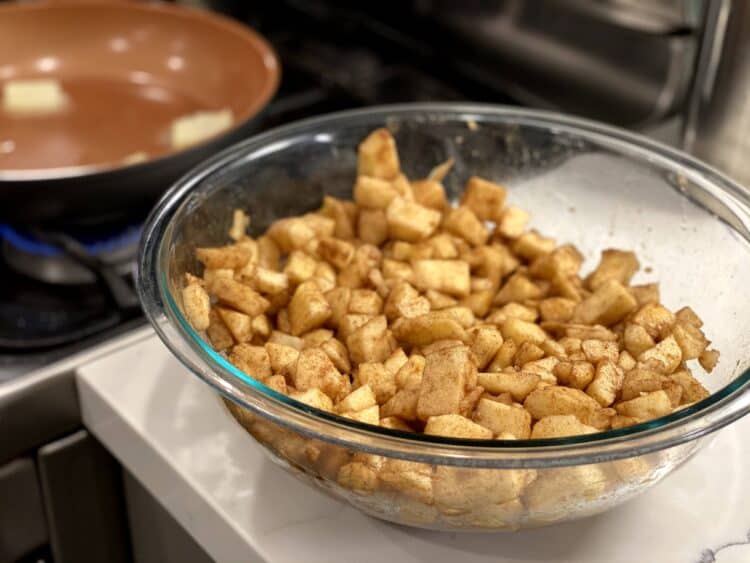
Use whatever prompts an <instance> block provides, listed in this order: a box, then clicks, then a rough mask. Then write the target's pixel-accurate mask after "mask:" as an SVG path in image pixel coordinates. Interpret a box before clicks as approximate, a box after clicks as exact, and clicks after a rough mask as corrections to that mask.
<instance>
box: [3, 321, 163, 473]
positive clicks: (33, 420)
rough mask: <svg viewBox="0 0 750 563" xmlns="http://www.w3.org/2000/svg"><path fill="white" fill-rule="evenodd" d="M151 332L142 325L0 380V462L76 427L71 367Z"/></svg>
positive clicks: (74, 395)
mask: <svg viewBox="0 0 750 563" xmlns="http://www.w3.org/2000/svg"><path fill="white" fill-rule="evenodd" d="M151 333H152V329H151V328H150V327H147V326H143V327H140V328H138V329H135V330H133V331H131V332H128V333H126V334H123V335H121V336H118V337H116V338H113V339H111V340H108V341H106V342H104V343H102V344H100V345H98V346H96V347H94V348H90V349H88V350H85V351H83V352H81V353H79V354H75V355H73V356H70V357H68V358H65V359H64V360H61V361H59V362H56V363H54V364H51V365H49V366H47V367H44V368H42V369H40V370H38V371H35V372H33V373H29V374H26V375H24V376H23V377H18V378H15V379H12V380H10V381H7V382H4V383H0V432H2V434H1V435H2V440H0V463H2V462H3V461H7V460H9V459H13V458H14V457H16V456H18V455H20V454H21V453H22V452H26V451H29V450H31V449H33V448H36V447H39V446H40V445H42V444H45V443H47V442H49V441H50V440H53V439H55V438H58V437H60V436H63V435H64V434H66V433H69V432H71V431H74V430H76V429H77V428H79V427H80V426H81V419H80V412H79V407H78V395H77V391H76V388H75V381H74V377H73V373H74V370H75V368H76V367H78V366H80V365H82V364H84V363H86V362H87V361H91V360H93V359H94V358H97V357H99V356H101V355H104V354H107V353H108V352H110V351H112V350H117V349H119V347H121V346H124V345H126V344H127V343H128V342H134V341H136V340H139V339H141V338H145V337H147V336H148V335H150V334H151Z"/></svg>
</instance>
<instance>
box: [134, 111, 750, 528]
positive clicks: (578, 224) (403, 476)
mask: <svg viewBox="0 0 750 563" xmlns="http://www.w3.org/2000/svg"><path fill="white" fill-rule="evenodd" d="M381 126H386V127H388V128H389V129H390V130H391V131H392V132H393V134H394V135H395V137H396V140H397V142H398V148H399V153H400V155H401V161H402V166H403V168H404V171H405V172H406V173H407V174H408V176H409V177H410V178H419V177H423V176H424V175H426V173H427V172H428V171H429V170H430V169H431V168H432V167H433V166H435V165H436V164H438V163H440V162H442V161H444V160H445V159H446V158H448V157H451V158H453V159H455V169H454V171H453V172H452V173H451V174H450V175H449V176H448V179H447V182H446V188H447V189H448V191H449V193H450V195H451V196H452V197H453V198H455V197H457V196H458V195H459V193H460V190H461V186H462V182H463V180H465V179H466V177H467V176H468V175H469V174H477V175H480V176H483V177H486V178H489V179H492V180H496V181H499V182H501V183H502V184H504V185H505V186H507V187H508V188H509V196H508V199H509V201H510V202H512V203H514V204H516V205H519V206H521V207H523V208H525V209H527V210H529V211H530V212H531V214H532V222H531V226H532V227H534V228H537V229H539V230H540V231H541V232H543V233H544V234H547V235H549V236H553V237H555V238H556V240H557V241H558V242H560V241H567V242H572V243H574V244H575V245H577V246H578V248H579V249H581V251H582V252H584V254H585V256H586V260H587V262H586V264H584V270H585V269H586V268H588V269H591V268H592V267H593V266H594V265H595V261H596V259H597V258H598V256H599V253H600V251H601V250H602V249H604V248H608V247H616V248H624V249H632V250H634V251H636V253H637V254H638V256H639V259H640V260H641V263H642V264H643V265H644V266H646V268H644V270H642V272H641V273H640V274H639V277H637V278H636V279H635V282H636V283H643V282H648V281H655V280H659V281H660V282H661V292H662V296H663V297H662V299H663V302H664V303H665V304H666V305H667V306H668V307H670V308H675V309H676V308H679V307H681V306H683V305H686V304H689V305H690V306H691V307H693V308H694V309H695V310H696V311H697V312H698V314H699V315H700V316H701V317H702V318H703V320H704V322H705V327H704V328H705V330H706V333H707V335H708V337H709V338H711V339H713V346H714V347H716V348H718V349H719V350H720V351H721V360H720V362H719V365H718V367H717V369H716V370H715V371H714V372H713V374H711V375H708V374H705V373H702V372H701V371H700V368H696V369H695V373H696V374H697V375H698V377H699V378H700V379H701V381H702V382H703V383H704V385H705V386H706V387H707V388H708V389H709V390H710V391H711V392H712V395H711V396H710V397H708V398H707V399H705V400H703V401H701V402H699V403H696V404H693V405H691V406H689V407H687V408H684V409H682V410H680V411H677V412H675V413H673V414H671V415H669V416H666V417H663V418H660V419H657V420H652V421H649V422H646V423H643V424H639V425H636V426H631V427H627V428H623V429H619V430H611V431H607V432H602V433H598V434H593V435H585V436H576V437H570V438H560V439H548V440H519V441H483V440H482V441H479V440H461V439H450V438H441V437H435V436H426V435H418V434H407V433H402V432H399V431H394V430H389V429H384V428H379V427H373V426H367V425H363V424H361V423H358V422H354V421H351V420H348V419H343V418H340V417H338V416H336V415H333V414H330V413H326V412H322V411H318V410H316V409H313V408H311V407H308V406H305V405H303V404H301V403H298V402H296V401H294V400H293V399H291V398H289V397H287V396H284V395H280V394H278V393H276V392H274V391H273V390H271V389H269V388H267V387H265V386H264V385H263V384H262V383H260V382H258V381H256V380H254V379H253V378H251V377H248V376H247V375H245V374H243V373H242V372H240V371H239V370H238V369H237V368H235V367H234V366H232V365H231V364H229V363H228V362H227V360H226V358H225V357H224V356H223V355H222V354H220V353H217V352H215V351H213V350H212V349H211V346H210V345H209V344H208V343H207V341H206V340H205V339H204V338H203V337H202V336H201V335H199V334H197V333H196V332H195V331H193V330H192V329H191V327H190V326H189V324H188V323H187V322H186V320H185V316H184V314H183V312H182V309H181V303H180V291H179V289H180V287H181V284H182V279H183V273H184V272H193V273H199V272H200V266H199V264H198V263H197V262H196V260H195V258H194V256H193V249H194V248H195V247H196V246H210V245H221V244H224V243H225V242H226V241H227V239H226V233H227V230H228V228H229V224H230V221H231V210H233V209H235V208H238V207H240V208H243V209H246V210H248V212H249V213H250V215H251V216H252V226H251V228H252V230H254V231H255V232H256V233H259V232H261V231H262V230H263V229H265V228H266V227H267V226H268V225H269V224H270V223H271V222H272V221H274V220H276V219H279V218H281V217H285V216H290V215H297V214H301V213H304V212H307V211H310V210H312V209H314V208H316V207H318V206H319V205H320V203H321V200H322V196H323V194H332V195H335V196H338V197H349V196H350V194H351V188H352V185H353V181H354V177H355V170H356V154H357V145H358V143H359V142H360V141H361V140H362V139H363V138H364V137H365V136H366V135H367V134H368V133H369V132H370V131H372V130H373V129H375V128H377V127H381ZM749 226H750V198H749V197H748V193H747V192H745V191H744V190H743V189H742V188H741V187H739V186H738V185H736V184H735V183H733V182H732V181H730V180H728V179H727V178H725V177H723V176H722V175H721V174H719V173H717V172H716V171H714V170H712V169H711V168H709V167H707V166H706V165H704V164H702V163H700V162H698V161H697V160H695V159H693V158H691V157H690V156H688V155H685V154H683V153H681V152H679V151H676V150H673V149H671V148H668V147H666V146H664V145H661V144H659V143H656V142H653V141H651V140H648V139H646V138H643V137H640V136H637V135H634V134H631V133H628V132H625V131H622V130H619V129H614V128H611V127H607V126H604V125H600V124H597V123H592V122H590V121H584V120H580V119H576V118H571V117H565V116H560V115H555V114H551V113H544V112H539V111H530V110H523V109H510V108H503V107H493V106H485V105H458V104H420V105H399V106H386V107H379V108H372V109H365V110H357V111H349V112H344V113H338V114H333V115H328V116H323V117H319V118H315V119H309V120H306V121H302V122H299V123H296V124H293V125H289V126H286V127H282V128H279V129H275V130H272V131H269V132H267V133H264V134H262V135H259V136H257V137H254V138H252V139H249V140H247V141H245V142H243V143H241V144H239V145H236V146H234V147H232V148H230V149H228V150H226V151H224V152H223V153H221V154H220V155H218V156H216V157H215V158H213V159H211V160H209V161H207V162H205V163H204V164H203V165H201V166H200V167H198V168H196V169H194V170H193V171H192V172H191V173H189V174H188V175H187V176H185V177H184V178H182V179H181V180H180V181H179V182H178V183H177V184H176V185H175V186H174V187H173V188H172V189H171V190H170V191H169V192H168V193H167V194H166V195H165V196H164V197H163V198H162V200H161V201H160V202H159V204H158V205H157V206H156V208H155V210H154V211H153V212H152V214H151V216H150V218H149V219H148V222H147V225H146V227H145V231H144V233H145V234H144V238H143V241H142V246H141V250H140V258H139V260H140V263H139V267H140V271H139V278H138V292H139V295H140V298H141V300H142V303H143V307H144V309H145V311H146V314H147V316H148V318H149V320H150V321H151V323H152V324H153V326H154V328H155V329H156V331H157V333H158V334H159V336H160V337H161V338H162V340H163V341H164V343H165V344H166V345H167V347H168V348H169V349H170V350H171V351H172V352H173V353H174V354H175V355H176V356H177V357H178V358H179V359H180V360H181V361H182V362H183V363H184V364H185V365H186V366H187V367H188V368H189V370H190V371H192V372H193V373H194V374H195V375H197V376H198V377H200V378H201V379H202V380H203V381H205V382H206V383H208V384H209V385H211V386H212V387H213V388H214V389H215V390H216V391H218V392H219V393H220V394H221V395H222V396H223V398H224V401H225V403H226V405H227V406H228V408H229V411H230V412H231V413H232V415H233V416H234V417H235V419H236V420H237V421H238V422H239V423H240V424H241V425H242V426H243V427H244V428H245V429H246V430H247V431H248V432H249V433H250V434H251V435H252V436H253V437H254V438H255V439H256V440H257V441H258V442H260V443H261V444H262V445H263V446H264V447H265V449H266V450H267V451H268V452H269V453H270V455H271V457H272V459H273V460H274V461H276V462H277V463H278V464H279V465H280V466H281V467H283V468H285V469H287V470H289V471H290V472H292V473H293V474H294V475H296V476H298V477H299V478H300V479H305V480H306V481H308V482H309V483H311V484H312V485H314V486H317V487H320V488H322V489H324V490H326V491H328V492H329V493H330V494H332V495H333V496H335V497H338V498H341V499H344V500H345V501H347V502H349V503H351V504H352V505H354V506H356V507H357V508H359V509H361V510H362V511H364V512H366V513H368V514H371V515H373V516H376V517H378V518H383V519H386V520H390V521H393V522H398V523H401V524H409V525H414V526H421V527H425V528H432V529H440V530H458V529H460V530H478V529H483V530H512V529H519V528H524V527H532V526H540V525H545V524H549V523H552V522H560V521H564V520H570V519H574V518H579V517H582V516H587V515H590V514H594V513H597V512H601V511H603V510H606V509H608V508H611V507H613V506H615V505H617V504H619V503H621V502H623V501H625V500H627V499H629V498H631V497H633V496H634V495H636V494H638V493H639V492H641V491H643V490H645V489H647V488H648V487H650V486H652V485H654V484H655V483H656V482H657V481H659V480H660V479H662V478H663V477H665V476H666V475H667V474H669V473H670V472H671V471H673V470H674V469H675V468H676V467H678V466H679V465H680V464H681V463H683V462H685V461H686V460H688V459H689V458H690V457H691V456H692V455H694V454H695V453H696V452H697V451H698V450H699V448H700V447H701V446H702V445H703V443H704V442H705V441H706V437H707V436H708V435H709V434H710V433H711V432H713V431H715V430H717V429H719V428H721V427H723V426H724V425H726V424H728V423H730V422H732V421H734V420H736V419H738V418H739V417H741V416H743V415H744V414H746V413H747V412H748V410H749V409H750V394H748V392H747V391H748V382H749V380H750V370H748V366H749V365H750V297H748V294H749V292H748V291H747V283H748V280H750V246H748V240H750V232H749V231H748V228H749ZM248 447H250V445H249V444H248ZM352 461H358V462H361V463H362V466H360V467H359V469H360V470H362V472H363V473H362V475H361V481H362V483H361V484H360V485H361V486H357V487H355V488H354V489H353V490H352V489H350V488H348V487H347V486H343V485H341V484H340V483H339V481H340V479H339V477H340V474H341V468H342V467H344V466H345V465H347V464H349V463H350V462H352ZM362 467H365V468H366V469H367V470H368V471H369V472H368V471H365V470H364V469H362ZM345 482H346V483H347V485H348V486H350V485H351V479H350V480H348V481H345Z"/></svg>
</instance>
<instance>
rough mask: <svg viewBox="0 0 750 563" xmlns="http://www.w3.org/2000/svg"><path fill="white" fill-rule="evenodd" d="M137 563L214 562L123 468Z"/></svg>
mask: <svg viewBox="0 0 750 563" xmlns="http://www.w3.org/2000/svg"><path fill="white" fill-rule="evenodd" d="M123 480H124V484H125V500H126V502H127V508H128V522H129V523H130V540H131V544H132V546H133V561H135V563H185V562H187V561H189V562H190V563H211V561H213V559H211V557H210V556H209V555H208V554H207V553H206V552H205V550H204V549H203V548H202V547H201V546H200V545H199V544H198V542H196V541H195V539H193V537H192V536H191V535H190V534H188V532H187V531H185V528H183V527H182V526H181V525H180V523H179V522H177V520H175V519H174V517H173V516H172V515H171V514H170V513H169V512H167V510H166V509H165V508H164V507H163V506H162V505H161V504H160V503H159V501H158V500H157V499H156V498H155V497H154V496H153V495H152V494H151V493H150V492H149V491H148V490H147V489H146V488H145V487H144V486H143V485H142V484H141V483H140V482H139V481H138V480H137V479H136V478H135V477H133V475H132V474H131V473H130V472H129V471H127V470H126V469H123Z"/></svg>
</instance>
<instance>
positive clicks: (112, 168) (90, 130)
mask: <svg viewBox="0 0 750 563" xmlns="http://www.w3.org/2000/svg"><path fill="white" fill-rule="evenodd" d="M42 77H43V78H52V79H55V80H57V81H59V83H60V84H61V86H62V88H63V91H64V92H65V94H66V96H67V97H68V102H69V103H68V105H67V107H66V109H65V110H64V111H63V112H61V113H59V114H57V113H56V114H54V115H34V116H22V117H19V116H13V115H10V114H8V113H7V112H3V111H2V109H0V222H8V223H15V224H19V223H20V224H27V223H30V222H33V223H35V224H45V223H48V224H49V223H53V224H54V223H61V222H68V221H79V220H84V219H86V218H90V217H92V216H96V217H99V218H101V217H106V216H108V215H117V214H119V213H121V212H122V211H123V210H129V209H135V208H138V207H141V206H143V205H149V204H150V203H152V202H153V201H155V199H156V198H157V197H158V196H159V194H160V193H161V192H162V191H164V190H165V189H166V188H167V187H168V186H169V185H170V184H171V183H172V182H173V181H174V180H175V179H176V178H177V177H179V176H180V175H182V174H183V173H184V172H186V171H187V170H188V169H190V168H191V167H193V166H194V165H195V164H197V163H198V162H199V161H201V160H203V159H205V158H206V157H208V156H209V155H211V154H213V153H215V152H216V151H218V150H219V149H221V148H224V147H225V146H228V145H230V144H232V143H234V142H235V141H237V140H239V139H240V138H242V137H244V136H246V135H247V134H248V132H249V130H250V129H251V128H252V126H253V124H254V123H255V119H256V118H257V116H258V114H259V113H260V112H261V111H262V109H263V108H264V106H265V105H266V104H267V103H268V102H269V101H270V99H271V98H272V96H273V94H274V92H275V91H276V88H277V86H278V83H279V78H280V70H279V64H278V61H277V58H276V56H275V54H274V52H273V51H272V49H271V48H270V47H269V45H268V44H267V43H266V42H265V41H264V40H263V39H262V38H261V37H260V36H258V35H257V34H256V33H254V32H253V31H251V30H250V29H248V28H246V27H244V26H242V25H240V24H238V23H235V22H234V21H232V20H230V19H228V18H225V17H223V16H219V15H216V14H212V13H209V12H205V11H201V10H196V9H190V8H184V7H179V6H175V5H166V4H144V3H130V2H96V1H91V0H88V1H87V0H68V1H66V2H60V3H51V2H50V3H46V2H40V3H34V4H27V3H23V4H3V5H0V84H2V83H4V82H6V81H9V80H14V79H29V78H42ZM227 108H228V109H230V110H231V111H232V114H233V125H232V127H231V128H230V129H228V130H226V131H225V132H223V133H221V134H219V135H217V136H215V137H212V138H210V139H208V140H206V141H204V142H201V143H199V144H196V145H193V146H191V147H190V148H188V149H184V150H172V149H171V148H170V144H169V141H168V139H169V130H170V125H171V123H172V122H173V120H174V119H176V118H177V117H180V116H183V115H188V114H192V113H195V112H197V111H212V110H222V109H227ZM143 152H145V153H146V154H147V155H148V157H147V160H146V161H144V162H139V163H135V164H126V159H127V157H128V156H129V155H132V154H133V153H143Z"/></svg>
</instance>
